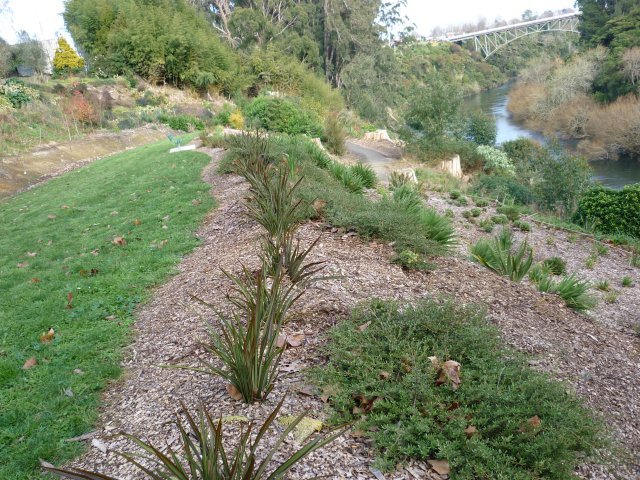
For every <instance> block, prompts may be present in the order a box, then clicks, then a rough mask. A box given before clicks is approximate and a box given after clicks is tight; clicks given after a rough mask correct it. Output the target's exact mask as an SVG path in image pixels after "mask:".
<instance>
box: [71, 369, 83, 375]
mask: <svg viewBox="0 0 640 480" xmlns="http://www.w3.org/2000/svg"><path fill="white" fill-rule="evenodd" d="M73 373H74V374H76V375H84V372H83V371H82V370H80V369H79V368H76V369H75V370H74V371H73Z"/></svg>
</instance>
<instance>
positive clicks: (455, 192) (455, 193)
mask: <svg viewBox="0 0 640 480" xmlns="http://www.w3.org/2000/svg"><path fill="white" fill-rule="evenodd" d="M460 195H462V194H461V193H460V192H459V191H458V190H452V191H451V193H449V197H450V198H451V200H457V199H458V198H460Z"/></svg>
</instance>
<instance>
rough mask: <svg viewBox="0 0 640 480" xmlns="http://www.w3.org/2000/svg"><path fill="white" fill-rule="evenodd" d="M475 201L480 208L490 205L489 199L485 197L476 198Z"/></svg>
mask: <svg viewBox="0 0 640 480" xmlns="http://www.w3.org/2000/svg"><path fill="white" fill-rule="evenodd" d="M473 203H475V204H476V207H478V208H485V207H488V206H489V200H487V199H484V198H474V199H473Z"/></svg>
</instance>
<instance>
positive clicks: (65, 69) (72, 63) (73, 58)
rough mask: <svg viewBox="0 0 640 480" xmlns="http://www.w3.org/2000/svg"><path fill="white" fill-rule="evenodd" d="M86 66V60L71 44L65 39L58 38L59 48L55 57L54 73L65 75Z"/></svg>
mask: <svg viewBox="0 0 640 480" xmlns="http://www.w3.org/2000/svg"><path fill="white" fill-rule="evenodd" d="M83 67H84V60H83V59H82V57H80V55H78V54H77V53H76V52H75V50H74V49H73V48H71V45H69V43H68V42H67V41H66V40H65V39H64V37H60V38H58V48H56V53H55V55H54V57H53V73H55V74H56V75H65V74H69V73H77V72H79V71H80V70H82V68H83Z"/></svg>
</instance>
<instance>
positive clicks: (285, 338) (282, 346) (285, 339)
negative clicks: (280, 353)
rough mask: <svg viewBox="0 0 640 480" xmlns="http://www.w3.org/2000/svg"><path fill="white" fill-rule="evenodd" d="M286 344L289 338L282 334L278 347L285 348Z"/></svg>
mask: <svg viewBox="0 0 640 480" xmlns="http://www.w3.org/2000/svg"><path fill="white" fill-rule="evenodd" d="M286 344H287V336H286V335H282V334H280V335H278V340H276V347H278V348H284V346H285V345H286Z"/></svg>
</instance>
